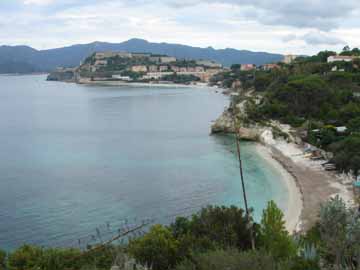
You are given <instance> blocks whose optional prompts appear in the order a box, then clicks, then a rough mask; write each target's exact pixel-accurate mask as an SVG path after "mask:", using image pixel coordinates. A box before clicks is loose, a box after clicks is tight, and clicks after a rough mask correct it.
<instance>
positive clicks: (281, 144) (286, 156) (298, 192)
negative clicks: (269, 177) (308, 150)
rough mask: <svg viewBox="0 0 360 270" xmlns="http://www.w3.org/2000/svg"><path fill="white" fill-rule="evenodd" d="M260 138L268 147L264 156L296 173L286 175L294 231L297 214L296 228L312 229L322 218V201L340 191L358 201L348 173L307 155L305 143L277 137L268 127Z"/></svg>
mask: <svg viewBox="0 0 360 270" xmlns="http://www.w3.org/2000/svg"><path fill="white" fill-rule="evenodd" d="M260 140H261V143H262V144H263V147H264V148H265V151H262V153H264V157H265V158H268V160H269V161H270V159H271V160H273V161H274V162H275V163H277V164H278V165H281V167H282V169H285V170H286V171H287V173H288V174H290V175H291V176H292V177H290V178H289V177H284V178H283V179H285V180H286V182H287V183H286V184H287V185H288V186H287V187H288V190H289V199H290V202H289V206H288V211H285V219H286V224H287V228H288V230H289V228H290V230H289V232H292V231H293V230H292V229H293V227H294V224H295V219H296V216H297V217H298V218H297V219H298V221H297V222H296V224H297V225H295V229H296V231H301V230H308V229H310V228H311V227H312V226H313V225H315V223H316V222H317V220H318V216H319V210H320V207H321V205H322V204H323V203H325V202H326V201H328V200H329V199H330V198H332V197H335V196H336V195H339V196H340V197H341V198H342V199H343V200H344V201H345V203H346V204H347V205H349V206H350V205H352V204H353V203H354V201H353V198H354V197H353V192H352V190H351V182H349V181H348V179H347V177H346V176H344V175H339V174H337V173H334V172H328V171H325V170H324V169H323V168H322V166H321V164H322V163H323V162H324V161H313V160H310V159H309V158H306V157H305V155H304V152H303V149H302V148H301V146H299V145H297V144H295V143H288V142H286V141H285V140H283V139H277V140H275V139H274V138H273V136H272V133H271V131H270V130H265V131H264V132H263V133H262V134H261V136H260ZM290 182H291V183H292V184H293V185H295V186H296V187H294V186H293V185H292V184H291V183H290ZM298 198H301V203H299V202H298ZM299 209H300V210H299ZM298 212H300V214H299V213H298ZM288 226H289V227H288Z"/></svg>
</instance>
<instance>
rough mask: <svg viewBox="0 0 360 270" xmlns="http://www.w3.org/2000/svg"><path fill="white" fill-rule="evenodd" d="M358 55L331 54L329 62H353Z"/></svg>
mask: <svg viewBox="0 0 360 270" xmlns="http://www.w3.org/2000/svg"><path fill="white" fill-rule="evenodd" d="M355 58H356V57H354V56H347V55H331V56H329V57H328V59H327V62H328V63H333V62H352V61H353V60H354V59H355Z"/></svg>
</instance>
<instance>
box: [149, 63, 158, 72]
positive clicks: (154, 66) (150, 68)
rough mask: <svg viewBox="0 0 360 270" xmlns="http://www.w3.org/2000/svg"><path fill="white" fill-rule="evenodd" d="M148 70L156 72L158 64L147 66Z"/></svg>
mask: <svg viewBox="0 0 360 270" xmlns="http://www.w3.org/2000/svg"><path fill="white" fill-rule="evenodd" d="M148 69H149V72H158V66H156V65H151V66H149V68H148Z"/></svg>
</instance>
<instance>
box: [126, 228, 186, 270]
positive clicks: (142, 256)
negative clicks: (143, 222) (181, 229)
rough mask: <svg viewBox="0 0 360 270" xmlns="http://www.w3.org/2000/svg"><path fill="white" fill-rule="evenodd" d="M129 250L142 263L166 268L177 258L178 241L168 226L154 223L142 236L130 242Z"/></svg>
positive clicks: (161, 269)
mask: <svg viewBox="0 0 360 270" xmlns="http://www.w3.org/2000/svg"><path fill="white" fill-rule="evenodd" d="M129 252H130V254H131V255H132V256H133V257H134V258H135V259H136V260H137V261H139V262H140V263H142V264H143V265H148V266H151V267H152V268H153V269H157V270H166V269H169V268H172V267H174V266H175V264H176V263H177V262H178V260H179V256H178V254H179V242H178V241H177V240H176V239H175V237H174V236H173V234H172V233H171V231H170V230H169V229H168V228H166V227H164V226H162V225H155V226H153V227H152V228H151V229H150V231H149V232H148V233H147V234H145V235H144V236H143V237H141V238H139V239H136V240H133V241H131V242H130V244H129Z"/></svg>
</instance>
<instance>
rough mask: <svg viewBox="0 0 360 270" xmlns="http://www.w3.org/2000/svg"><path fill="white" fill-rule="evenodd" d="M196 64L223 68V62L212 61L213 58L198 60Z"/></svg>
mask: <svg viewBox="0 0 360 270" xmlns="http://www.w3.org/2000/svg"><path fill="white" fill-rule="evenodd" d="M196 64H197V65H200V66H206V67H212V68H221V67H222V65H221V64H219V63H216V62H215V61H212V60H197V61H196Z"/></svg>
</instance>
